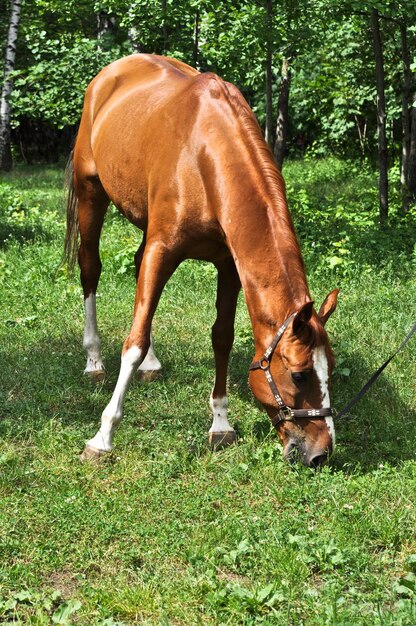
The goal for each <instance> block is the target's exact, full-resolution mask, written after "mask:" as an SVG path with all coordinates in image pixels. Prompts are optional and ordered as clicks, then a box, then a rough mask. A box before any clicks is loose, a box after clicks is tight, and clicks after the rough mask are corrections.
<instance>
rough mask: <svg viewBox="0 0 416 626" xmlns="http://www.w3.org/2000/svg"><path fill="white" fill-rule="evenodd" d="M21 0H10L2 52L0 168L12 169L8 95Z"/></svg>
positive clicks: (11, 83)
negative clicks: (4, 44)
mask: <svg viewBox="0 0 416 626" xmlns="http://www.w3.org/2000/svg"><path fill="white" fill-rule="evenodd" d="M20 6H21V0H12V1H11V7H10V21H9V29H8V33H7V42H6V50H5V54H4V72H3V86H2V90H1V100H0V170H2V171H5V172H7V171H10V170H11V169H12V165H13V162H12V152H11V145H10V124H11V109H10V104H9V97H10V94H11V92H12V89H13V79H12V72H13V70H14V65H15V59H16V44H17V36H18V30H19V20H20Z"/></svg>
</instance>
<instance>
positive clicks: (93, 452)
mask: <svg viewBox="0 0 416 626" xmlns="http://www.w3.org/2000/svg"><path fill="white" fill-rule="evenodd" d="M106 454H107V452H104V451H103V450H97V448H93V447H92V446H85V448H84V451H83V452H82V454H80V456H79V460H80V461H81V463H87V462H88V463H91V462H95V461H98V460H99V459H100V458H102V457H103V456H105V455H106Z"/></svg>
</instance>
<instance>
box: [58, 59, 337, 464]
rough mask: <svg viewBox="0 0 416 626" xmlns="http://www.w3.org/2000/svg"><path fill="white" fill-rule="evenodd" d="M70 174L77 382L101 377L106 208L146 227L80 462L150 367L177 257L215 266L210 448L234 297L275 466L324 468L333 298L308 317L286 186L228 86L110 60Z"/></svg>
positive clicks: (309, 304) (97, 448) (155, 364)
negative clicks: (276, 455)
mask: <svg viewBox="0 0 416 626" xmlns="http://www.w3.org/2000/svg"><path fill="white" fill-rule="evenodd" d="M68 167H69V171H70V176H69V193H68V204H67V230H66V238H65V255H66V259H67V261H68V263H69V265H71V264H72V266H73V265H74V264H75V263H76V258H77V257H78V263H79V267H80V277H81V284H82V288H83V293H84V305H85V330H84V337H83V347H84V349H85V350H86V354H87V364H86V368H85V374H87V375H89V376H91V377H97V378H100V377H102V376H103V373H104V365H103V361H102V358H101V352H100V339H99V334H98V329H97V321H96V291H97V285H98V281H99V278H100V273H101V261H100V255H99V240H100V233H101V229H102V225H103V220H104V216H105V213H106V210H107V207H108V205H109V203H110V201H112V202H113V203H114V205H115V206H116V207H117V208H118V210H119V211H120V212H121V213H122V214H123V215H124V216H125V217H126V218H127V219H128V220H129V221H130V222H132V223H133V224H135V225H136V226H137V227H138V228H139V229H141V230H142V231H143V241H142V243H141V245H140V247H139V249H138V250H137V253H136V255H135V266H136V295H135V302H134V313H133V322H132V326H131V330H130V333H129V335H128V336H127V338H126V340H125V341H124V344H123V348H122V353H121V365H120V370H119V375H118V379H117V383H116V386H115V389H114V392H113V394H112V397H111V399H110V401H109V403H108V404H107V406H106V407H105V409H104V411H103V413H102V416H101V426H100V429H99V431H98V432H97V433H96V434H95V436H94V437H92V439H90V440H89V441H88V442H87V443H86V446H85V449H84V452H83V453H82V456H81V458H82V459H83V460H86V459H94V458H97V457H99V456H101V455H103V454H105V453H107V452H109V451H111V450H112V444H113V435H114V431H115V428H116V426H117V425H118V423H119V422H120V420H121V418H122V414H123V402H124V398H125V395H126V391H127V389H128V386H129V383H130V381H131V379H132V377H133V375H134V374H135V372H136V371H139V372H141V374H142V375H143V376H146V375H148V376H149V377H152V375H153V374H155V372H156V373H157V372H158V371H160V369H161V364H160V361H159V360H158V358H157V356H156V354H155V352H154V347H153V341H152V335H151V325H152V318H153V316H154V313H155V310H156V307H157V305H158V301H159V298H160V295H161V293H162V290H163V288H164V286H165V284H166V282H167V281H168V279H169V278H170V277H171V276H172V274H173V273H174V271H175V269H176V268H177V267H178V265H179V264H180V263H181V262H182V261H183V260H185V259H199V260H205V261H209V262H212V263H213V264H214V266H215V267H216V269H217V298H216V312H217V313H216V320H215V323H214V325H213V327H212V347H213V351H214V357H215V382H214V386H213V389H212V393H211V396H210V406H211V409H212V414H213V419H212V425H211V428H210V429H209V441H210V444H211V446H212V447H214V448H216V447H221V446H222V445H229V444H231V443H233V442H234V441H235V440H236V433H235V430H234V429H233V427H232V426H231V424H230V423H229V421H228V417H227V368H228V360H229V355H230V351H231V348H232V344H233V339H234V319H235V312H236V305H237V298H238V294H239V291H240V289H241V287H242V289H243V292H244V297H245V302H246V305H247V309H248V313H249V316H250V321H251V326H252V330H253V337H254V346H255V355H254V361H253V363H252V364H251V366H250V370H249V384H250V387H251V390H252V392H253V394H254V396H255V397H256V398H257V400H258V401H259V402H260V403H261V404H262V405H263V407H264V408H265V410H266V412H267V414H268V415H269V417H270V419H271V422H272V424H273V425H274V426H275V429H276V431H277V434H278V436H279V438H280V441H281V443H282V446H283V456H284V458H287V459H292V458H293V457H294V456H296V457H297V458H298V459H300V460H301V462H302V463H303V464H304V465H306V466H308V467H314V468H316V467H318V466H320V465H322V464H323V463H325V462H326V460H327V459H328V458H329V456H330V455H331V453H332V451H333V449H334V446H335V431H334V424H333V418H332V410H331V408H330V400H329V386H330V375H331V372H332V369H333V367H334V357H333V353H332V350H331V348H330V345H329V341H328V336H327V333H326V331H325V328H324V325H325V323H326V321H327V320H328V318H329V316H330V315H331V314H332V312H333V311H334V310H335V308H336V304H337V295H338V290H337V289H335V290H333V291H331V292H330V293H329V294H328V296H327V297H326V298H325V300H324V302H323V304H322V305H321V307H320V308H319V311H318V312H317V311H316V310H315V308H314V303H313V301H312V299H311V296H310V293H309V289H308V285H307V279H306V275H305V267H304V263H303V260H302V256H301V252H300V247H299V243H298V240H297V237H296V234H295V231H294V226H293V222H292V219H291V216H290V214H289V210H288V205H287V199H286V191H285V184H284V181H283V177H282V175H281V172H280V171H279V170H278V168H277V166H276V164H275V161H274V159H273V155H272V153H271V151H270V149H269V147H268V145H267V144H266V142H265V140H264V138H263V135H262V131H261V128H260V126H259V124H258V122H257V121H256V119H255V117H254V114H253V112H252V111H251V109H250V107H249V105H248V104H247V102H246V101H245V99H244V98H243V96H242V94H241V93H240V92H239V90H238V89H237V88H236V87H235V86H234V85H232V84H231V83H228V82H225V81H224V80H222V79H221V78H219V77H218V76H217V75H215V74H213V73H209V72H208V73H200V72H198V71H197V70H196V69H194V68H192V67H190V66H188V65H186V64H185V63H182V62H181V61H178V60H175V59H173V58H167V57H162V56H157V55H152V54H134V55H131V56H128V57H125V58H122V59H119V60H118V61H115V62H113V63H111V64H110V65H108V66H107V67H105V68H104V69H103V70H102V71H101V72H100V73H99V74H98V75H97V76H96V77H95V78H94V79H93V80H92V82H91V83H90V84H89V86H88V88H87V90H86V93H85V99H84V105H83V110H82V116H81V122H80V126H79V131H78V135H77V138H76V142H75V147H74V150H73V152H72V155H71V157H70V160H69V164H68ZM275 381H278V386H277V383H276V382H275Z"/></svg>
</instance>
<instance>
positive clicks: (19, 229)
mask: <svg viewBox="0 0 416 626" xmlns="http://www.w3.org/2000/svg"><path fill="white" fill-rule="evenodd" d="M40 238H41V239H42V240H43V241H51V240H52V239H53V236H52V235H51V234H50V232H48V230H47V229H44V228H43V227H42V225H41V224H36V225H32V226H31V225H27V224H25V223H21V224H18V223H16V224H10V223H9V222H8V221H7V220H5V221H3V220H2V219H1V217H0V249H4V248H6V247H7V244H8V243H9V242H10V241H14V242H16V241H17V242H18V243H21V244H23V243H27V242H33V241H35V240H37V239H40Z"/></svg>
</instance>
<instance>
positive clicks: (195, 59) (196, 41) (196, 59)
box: [192, 9, 199, 69]
mask: <svg viewBox="0 0 416 626" xmlns="http://www.w3.org/2000/svg"><path fill="white" fill-rule="evenodd" d="M192 61H193V65H194V67H196V68H197V69H199V10H198V9H197V10H196V11H195V18H194V49H193V54H192Z"/></svg>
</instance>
